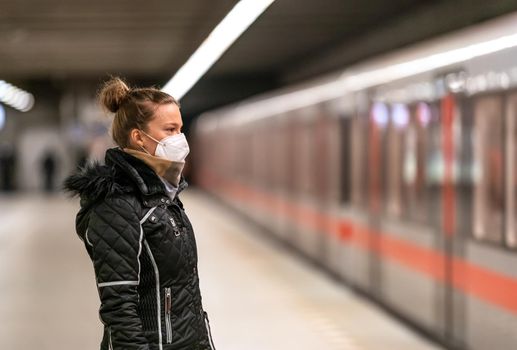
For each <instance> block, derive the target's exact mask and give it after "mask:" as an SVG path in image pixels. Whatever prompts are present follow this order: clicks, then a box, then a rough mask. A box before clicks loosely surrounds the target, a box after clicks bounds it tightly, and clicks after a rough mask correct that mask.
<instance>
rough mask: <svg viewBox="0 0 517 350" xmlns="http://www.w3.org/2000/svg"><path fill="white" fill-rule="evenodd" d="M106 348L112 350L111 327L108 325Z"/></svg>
mask: <svg viewBox="0 0 517 350" xmlns="http://www.w3.org/2000/svg"><path fill="white" fill-rule="evenodd" d="M108 340H109V343H108V349H109V350H113V343H112V342H111V327H108Z"/></svg>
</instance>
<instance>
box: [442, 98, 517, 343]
mask: <svg viewBox="0 0 517 350" xmlns="http://www.w3.org/2000/svg"><path fill="white" fill-rule="evenodd" d="M471 104H472V134H471V142H472V157H471V160H472V161H471V169H472V170H471V178H472V186H473V190H472V200H471V201H470V205H468V206H466V208H467V209H469V212H470V215H464V217H462V218H460V217H459V218H458V219H457V223H458V224H460V223H461V224H464V223H465V222H468V224H469V225H468V226H467V229H468V230H465V234H464V235H462V237H454V240H453V241H454V242H456V243H457V242H461V246H462V247H461V248H462V249H461V254H459V252H458V249H457V247H456V246H455V247H454V250H453V255H451V261H452V263H451V267H452V273H451V276H450V277H451V279H450V284H451V285H452V286H453V287H451V288H453V291H454V292H453V296H455V298H454V299H453V300H452V302H453V304H452V306H453V308H454V310H455V311H456V310H461V313H459V312H455V313H454V314H453V315H451V316H452V322H451V323H452V325H451V326H452V331H450V336H451V338H452V340H453V341H454V342H455V343H459V344H461V345H464V346H465V347H466V348H468V349H473V350H481V349H487V348H494V349H504V350H506V349H508V350H509V349H515V348H517V335H516V333H515V329H516V327H517V311H516V310H517V303H515V296H516V295H517V273H516V270H515V268H514V267H515V266H516V265H517V255H516V254H515V242H514V239H515V233H514V227H515V226H514V224H513V220H514V219H515V215H514V210H515V202H514V201H515V199H514V198H513V196H514V193H515V192H514V191H515V187H514V186H515V185H514V183H513V181H514V179H515V177H514V174H515V158H514V155H515V151H514V150H515V122H516V119H517V118H516V112H515V111H516V110H517V94H512V95H510V96H505V95H503V94H502V93H499V94H498V93H492V94H485V95H479V96H475V97H473V98H472V99H471Z"/></svg>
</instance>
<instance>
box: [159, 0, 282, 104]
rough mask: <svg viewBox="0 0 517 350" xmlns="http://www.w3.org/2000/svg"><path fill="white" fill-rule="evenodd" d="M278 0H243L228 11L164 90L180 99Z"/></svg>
mask: <svg viewBox="0 0 517 350" xmlns="http://www.w3.org/2000/svg"><path fill="white" fill-rule="evenodd" d="M274 1H275V0H241V1H239V2H238V3H237V5H235V6H234V8H233V9H232V10H231V11H230V12H228V14H227V15H226V17H225V18H224V19H223V20H222V21H221V22H220V23H219V24H218V25H217V26H216V27H215V29H214V30H213V31H212V32H211V33H210V35H209V36H208V37H207V38H206V39H205V41H203V43H202V44H201V46H200V47H199V48H198V49H197V50H196V51H195V52H194V53H193V54H192V56H190V58H189V59H188V61H187V62H186V63H185V64H184V65H183V66H182V67H181V68H180V69H179V70H178V71H177V72H176V74H175V75H174V76H173V77H172V79H171V80H169V82H168V83H167V84H165V86H164V87H163V89H162V91H164V92H166V93H168V94H169V95H171V96H173V97H174V98H176V99H177V100H180V99H181V98H182V97H183V96H185V94H186V93H187V92H188V91H189V90H190V89H191V88H192V86H194V84H195V83H196V82H197V81H198V80H199V79H200V78H201V77H202V76H203V75H204V74H205V73H206V72H207V71H208V69H210V67H212V65H213V64H214V63H215V62H216V61H217V60H218V59H219V58H220V57H221V56H222V54H223V53H224V52H225V51H226V50H227V49H228V48H229V47H230V45H232V44H233V43H234V42H235V40H237V38H238V37H240V36H241V34H242V33H243V32H244V31H245V30H246V29H248V27H249V26H250V25H251V24H252V23H253V22H254V21H255V20H256V19H257V18H258V17H259V16H260V15H261V14H262V13H263V12H264V11H265V10H266V9H267V8H268V7H269V5H271V4H272V3H273V2H274Z"/></svg>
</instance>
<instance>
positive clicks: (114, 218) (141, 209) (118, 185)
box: [65, 148, 211, 350]
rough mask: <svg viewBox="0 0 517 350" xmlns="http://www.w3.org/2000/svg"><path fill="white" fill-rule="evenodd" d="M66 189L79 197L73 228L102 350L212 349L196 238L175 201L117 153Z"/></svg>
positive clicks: (140, 165) (142, 167)
mask: <svg viewBox="0 0 517 350" xmlns="http://www.w3.org/2000/svg"><path fill="white" fill-rule="evenodd" d="M186 186H187V184H186V182H185V181H184V180H182V181H181V183H180V186H179V191H178V193H179V192H180V191H181V190H183V189H184V188H185V187H186ZM65 189H66V190H68V191H70V192H72V193H73V194H76V195H80V198H81V209H80V211H79V213H78V214H77V218H76V230H77V233H78V235H79V237H80V238H81V239H82V240H83V242H84V244H85V247H86V250H87V252H88V254H89V256H90V257H91V259H92V261H93V265H94V270H95V276H96V279H97V287H98V291H99V296H100V300H101V306H100V318H101V321H102V322H103V323H104V337H103V340H102V343H101V350H103V349H113V350H132V349H134V350H136V349H138V350H144V349H145V350H148V349H149V350H153V349H157V350H158V349H159V350H162V349H163V350H173V349H174V350H209V349H211V339H210V338H209V326H208V318H207V316H206V313H205V312H204V311H203V307H202V304H201V294H200V291H199V279H198V273H197V248H196V241H195V238H194V232H193V230H192V226H191V224H190V222H189V220H188V218H187V215H186V214H185V211H184V209H183V205H182V203H181V201H180V200H179V199H178V196H176V198H175V199H174V201H171V200H170V198H169V197H168V196H167V194H166V192H165V186H164V185H163V183H162V182H161V180H160V178H159V177H158V176H157V175H156V173H155V172H154V171H153V170H152V169H151V168H150V167H148V166H147V165H146V164H145V163H144V162H142V161H141V160H139V159H137V158H135V157H133V156H131V155H129V154H128V153H126V152H124V151H122V150H121V149H119V148H113V149H109V150H108V151H107V152H106V160H105V165H99V164H94V165H90V166H87V167H86V168H84V169H82V170H81V171H80V172H79V173H77V174H74V175H72V176H70V177H69V178H68V179H66V181H65Z"/></svg>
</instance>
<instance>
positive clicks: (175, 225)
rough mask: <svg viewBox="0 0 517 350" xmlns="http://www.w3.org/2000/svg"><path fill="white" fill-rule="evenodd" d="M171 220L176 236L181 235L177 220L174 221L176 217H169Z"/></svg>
mask: <svg viewBox="0 0 517 350" xmlns="http://www.w3.org/2000/svg"><path fill="white" fill-rule="evenodd" d="M169 221H170V222H171V225H172V230H173V231H174V236H176V237H178V236H179V235H180V230H179V228H178V225H177V224H176V221H174V218H173V217H172V216H171V217H170V218H169Z"/></svg>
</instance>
